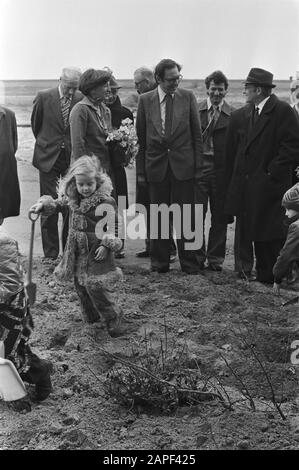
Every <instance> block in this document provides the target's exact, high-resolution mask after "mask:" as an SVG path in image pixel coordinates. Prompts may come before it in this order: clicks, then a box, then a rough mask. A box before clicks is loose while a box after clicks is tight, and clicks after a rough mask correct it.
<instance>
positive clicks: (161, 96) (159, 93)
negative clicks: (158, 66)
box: [157, 85, 174, 104]
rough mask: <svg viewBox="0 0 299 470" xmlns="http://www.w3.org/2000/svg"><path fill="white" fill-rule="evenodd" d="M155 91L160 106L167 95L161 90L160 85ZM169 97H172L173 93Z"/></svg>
mask: <svg viewBox="0 0 299 470" xmlns="http://www.w3.org/2000/svg"><path fill="white" fill-rule="evenodd" d="M157 89H158V95H159V101H160V104H161V103H162V102H163V101H164V98H165V96H166V95H167V93H165V91H163V90H162V88H161V86H160V85H158V88H157ZM171 96H172V97H174V93H172V94H171Z"/></svg>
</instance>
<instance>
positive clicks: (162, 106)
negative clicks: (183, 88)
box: [158, 85, 174, 134]
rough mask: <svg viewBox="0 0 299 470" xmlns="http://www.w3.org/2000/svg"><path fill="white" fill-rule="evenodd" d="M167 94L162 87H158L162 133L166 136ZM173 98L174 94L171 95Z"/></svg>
mask: <svg viewBox="0 0 299 470" xmlns="http://www.w3.org/2000/svg"><path fill="white" fill-rule="evenodd" d="M166 94H167V93H165V91H163V90H162V88H161V86H160V85H158V95H159V102H160V112H161V121H162V133H163V134H165V115H166V101H165V96H166ZM171 96H172V98H173V97H174V94H172V95H171Z"/></svg>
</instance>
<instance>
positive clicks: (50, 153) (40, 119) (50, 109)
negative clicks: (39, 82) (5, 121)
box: [31, 87, 82, 173]
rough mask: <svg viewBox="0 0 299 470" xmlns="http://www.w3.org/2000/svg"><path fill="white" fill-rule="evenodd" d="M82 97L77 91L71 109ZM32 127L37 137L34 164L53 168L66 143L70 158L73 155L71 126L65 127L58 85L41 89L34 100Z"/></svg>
mask: <svg viewBox="0 0 299 470" xmlns="http://www.w3.org/2000/svg"><path fill="white" fill-rule="evenodd" d="M81 99H82V94H81V93H80V92H79V91H76V93H75V94H74V96H73V98H72V101H71V105H70V110H71V109H72V108H73V106H74V105H75V104H76V103H78V101H80V100H81ZM31 127H32V132H33V134H34V137H35V138H36V141H35V146H34V152H33V161H32V164H33V166H35V167H36V168H38V169H39V170H40V171H43V172H44V173H48V172H49V171H51V169H52V168H53V166H54V164H55V162H56V160H57V158H58V156H59V155H60V152H61V146H62V145H64V148H65V152H66V155H67V157H68V158H70V155H71V136H70V126H69V124H68V125H67V127H64V124H63V118H62V113H61V102H60V97H59V91H58V87H56V88H51V89H49V90H43V91H40V92H39V93H38V94H37V96H36V98H35V99H34V101H33V110H32V114H31Z"/></svg>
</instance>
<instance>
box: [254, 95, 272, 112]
mask: <svg viewBox="0 0 299 470" xmlns="http://www.w3.org/2000/svg"><path fill="white" fill-rule="evenodd" d="M269 98H270V96H267V98H265V99H264V100H263V101H261V102H260V103H259V104H258V105H257V106H256V107H255V108H258V110H259V114H261V112H262V110H263V107H264V106H265V104H266V103H267V101H268V99H269Z"/></svg>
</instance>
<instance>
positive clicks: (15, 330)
mask: <svg viewBox="0 0 299 470" xmlns="http://www.w3.org/2000/svg"><path fill="white" fill-rule="evenodd" d="M0 225H2V220H0ZM32 329H33V321H32V317H31V313H30V311H29V306H28V297H27V294H26V290H25V288H24V279H23V270H22V266H21V263H20V254H19V250H18V244H17V242H16V241H15V240H14V239H13V238H11V236H10V235H9V234H8V233H7V232H6V231H5V230H4V229H3V228H2V227H0V350H2V354H3V349H4V358H5V359H9V360H10V361H12V362H13V364H14V365H15V367H16V369H17V371H18V373H19V374H20V377H21V378H22V380H23V381H24V382H28V383H30V384H35V392H34V394H33V395H32V396H31V398H32V399H33V400H34V401H43V400H45V399H46V398H47V397H48V396H49V394H50V393H51V391H52V384H51V377H50V374H51V373H52V371H53V365H52V363H51V362H50V361H46V360H44V359H40V358H39V357H38V356H37V355H36V354H34V353H33V352H32V351H31V348H30V346H29V338H30V335H31V333H32ZM20 409H21V408H20Z"/></svg>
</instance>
